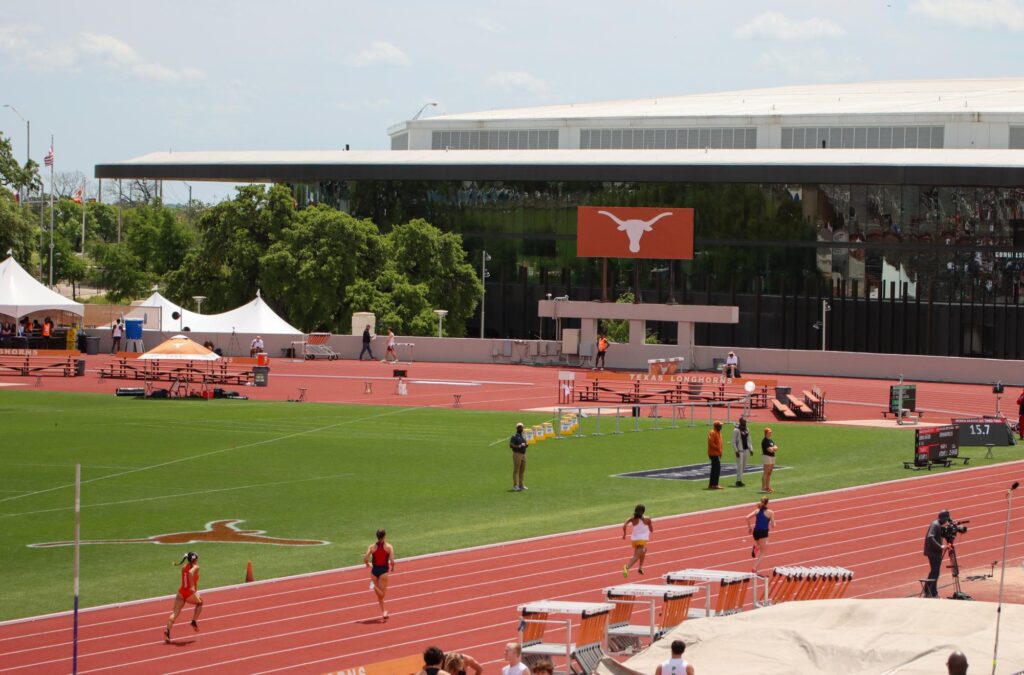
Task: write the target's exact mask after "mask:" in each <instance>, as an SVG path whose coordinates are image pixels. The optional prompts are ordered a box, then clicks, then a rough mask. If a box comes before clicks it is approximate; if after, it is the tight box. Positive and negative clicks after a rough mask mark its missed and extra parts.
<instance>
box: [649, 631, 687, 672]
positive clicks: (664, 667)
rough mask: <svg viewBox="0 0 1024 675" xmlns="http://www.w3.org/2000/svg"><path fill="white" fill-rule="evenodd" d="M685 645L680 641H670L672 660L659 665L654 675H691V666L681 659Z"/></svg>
mask: <svg viewBox="0 0 1024 675" xmlns="http://www.w3.org/2000/svg"><path fill="white" fill-rule="evenodd" d="M685 651H686V643H685V642H683V641H682V640H673V641H672V658H670V659H669V660H668V661H665V662H664V663H662V664H661V665H659V666H658V667H657V668H656V669H655V670H654V675H693V666H691V665H690V664H689V663H687V662H686V660H685V659H684V658H683V652H685Z"/></svg>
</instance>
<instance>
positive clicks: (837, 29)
mask: <svg viewBox="0 0 1024 675" xmlns="http://www.w3.org/2000/svg"><path fill="white" fill-rule="evenodd" d="M845 34H846V31H845V30H843V27H842V26H840V25H839V24H837V23H835V22H834V21H831V20H829V19H821V18H818V17H811V18H810V19H804V20H803V21H794V20H793V19H790V18H789V17H787V16H786V15H784V14H782V13H780V12H764V13H762V14H758V15H757V16H755V17H754V18H753V19H751V20H750V21H748V22H747V23H745V24H743V25H742V26H740V27H739V28H737V29H736V30H735V31H733V35H734V36H735V37H737V38H739V39H740V40H756V39H759V38H761V39H767V40H779V41H782V42H801V41H806V40H821V39H823V38H836V37H841V36H843V35H845Z"/></svg>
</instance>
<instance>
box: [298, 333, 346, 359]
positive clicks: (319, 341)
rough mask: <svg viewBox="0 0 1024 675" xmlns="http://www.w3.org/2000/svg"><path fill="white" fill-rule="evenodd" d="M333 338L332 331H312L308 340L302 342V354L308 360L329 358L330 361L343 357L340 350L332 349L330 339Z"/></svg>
mask: <svg viewBox="0 0 1024 675" xmlns="http://www.w3.org/2000/svg"><path fill="white" fill-rule="evenodd" d="M330 339H331V334H330V333H310V334H309V337H308V338H306V341H305V342H303V343H302V356H303V358H305V359H306V360H307V361H312V360H314V359H327V360H328V361H335V360H337V359H340V358H341V355H340V354H338V352H336V351H334V350H333V349H331V347H330V345H328V344H327V343H328V341H330Z"/></svg>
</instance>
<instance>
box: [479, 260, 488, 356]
mask: <svg viewBox="0 0 1024 675" xmlns="http://www.w3.org/2000/svg"><path fill="white" fill-rule="evenodd" d="M480 283H481V284H483V292H482V293H480V339H481V340H483V339H484V309H485V308H484V304H485V303H486V302H487V251H482V252H481V253H480Z"/></svg>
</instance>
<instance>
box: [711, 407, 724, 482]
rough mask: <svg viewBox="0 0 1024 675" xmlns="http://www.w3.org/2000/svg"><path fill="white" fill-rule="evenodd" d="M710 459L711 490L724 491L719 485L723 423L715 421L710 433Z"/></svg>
mask: <svg viewBox="0 0 1024 675" xmlns="http://www.w3.org/2000/svg"><path fill="white" fill-rule="evenodd" d="M708 459H710V460H711V480H710V481H709V482H708V489H709V490H724V489H725V488H723V487H722V486H721V485H719V484H718V478H719V476H721V475H722V423H721V422H719V421H718V420H715V426H714V428H713V429H712V430H711V431H709V432H708Z"/></svg>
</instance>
